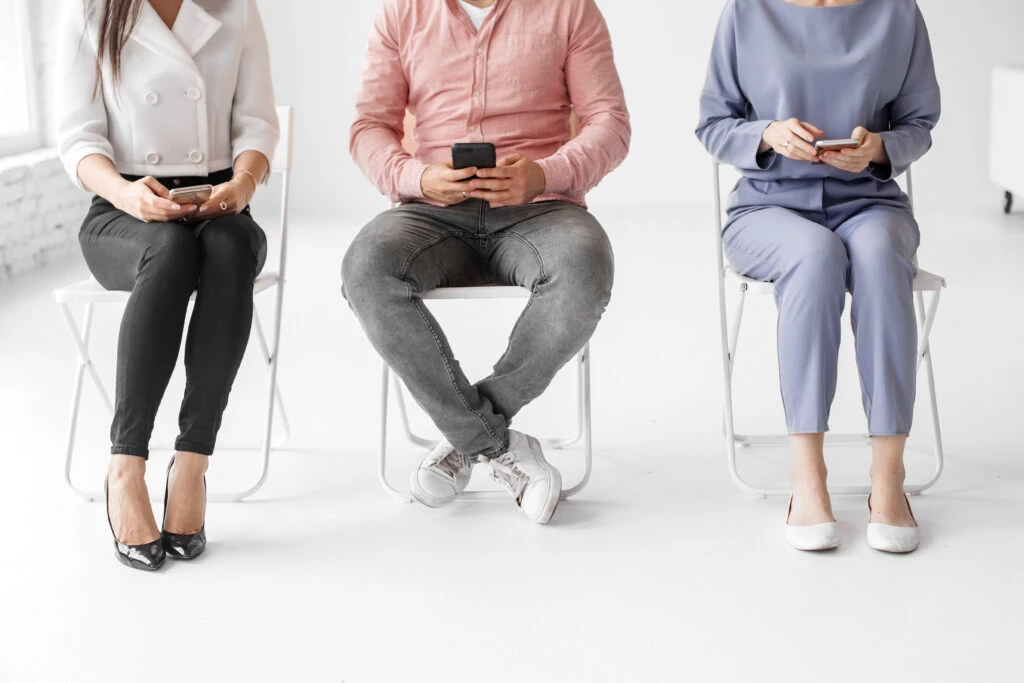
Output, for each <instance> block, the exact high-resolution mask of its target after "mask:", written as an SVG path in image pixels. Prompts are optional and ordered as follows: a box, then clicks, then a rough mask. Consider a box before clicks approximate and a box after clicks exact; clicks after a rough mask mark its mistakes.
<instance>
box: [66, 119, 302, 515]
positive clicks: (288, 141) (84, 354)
mask: <svg viewBox="0 0 1024 683" xmlns="http://www.w3.org/2000/svg"><path fill="white" fill-rule="evenodd" d="M277 118H278V121H279V123H280V127H281V140H280V142H279V143H278V146H277V151H276V152H275V155H274V164H273V167H272V169H271V172H272V173H280V174H281V177H282V183H281V185H282V188H281V213H280V225H281V249H280V252H279V265H278V270H277V271H265V272H263V273H261V274H260V276H259V277H258V278H257V279H256V282H255V287H254V295H258V294H260V293H262V292H266V291H268V290H271V289H276V292H277V296H276V300H275V308H274V311H275V312H274V328H273V338H272V342H273V343H272V344H271V345H269V346H268V344H267V337H266V334H265V333H264V330H263V324H262V321H261V320H260V314H259V311H258V310H256V309H255V308H254V309H253V329H254V330H255V332H256V338H257V339H258V340H259V344H260V350H261V352H262V357H263V360H264V361H265V362H266V365H267V371H268V378H269V382H268V388H267V409H266V417H265V420H264V424H263V440H262V442H261V444H260V446H259V449H260V450H261V451H262V456H263V463H262V467H261V470H260V476H259V478H258V479H257V480H256V482H255V483H254V484H253V485H252V486H250V487H249V488H246V489H244V490H242V491H237V492H234V493H221V494H216V493H215V494H211V495H210V496H209V498H210V500H228V501H235V502H237V501H241V500H243V499H244V498H247V497H249V496H251V495H252V494H254V493H256V491H258V490H259V489H260V488H261V487H262V486H263V484H264V482H265V481H266V480H267V471H268V467H269V464H270V451H271V450H272V449H273V448H276V447H279V446H281V445H282V444H283V443H284V442H285V441H287V440H288V436H289V434H290V428H289V425H288V416H287V414H286V413H285V410H284V401H283V400H282V399H281V391H280V389H279V388H278V385H277V366H278V358H279V354H278V351H279V349H280V340H281V312H282V306H283V304H284V284H285V268H286V266H287V262H288V198H289V190H290V186H291V168H292V129H293V119H294V110H293V109H292V107H278V108H277ZM53 295H54V298H55V299H56V301H57V304H58V305H59V306H60V309H61V313H62V314H63V315H64V320H65V322H66V323H67V326H68V330H69V331H70V332H71V338H72V340H73V341H74V343H75V348H76V349H77V351H78V367H77V369H76V372H75V383H74V389H73V390H72V399H71V418H70V422H69V425H68V438H67V452H66V454H65V458H64V480H65V481H66V482H67V484H68V486H70V487H71V490H73V491H74V492H75V493H77V494H78V495H80V496H82V497H83V498H85V499H86V500H100V499H102V497H103V494H102V493H101V492H97V491H86V490H83V489H81V488H79V487H78V486H77V485H76V484H75V482H74V481H72V477H71V464H72V461H73V459H74V454H75V434H76V432H77V427H78V414H79V409H80V407H81V399H82V384H83V381H84V376H85V373H86V372H88V374H89V376H90V377H91V378H92V381H93V384H95V385H96V389H97V391H98V392H99V395H100V398H101V399H102V401H103V404H104V406H106V408H107V411H108V412H109V413H110V415H111V416H113V413H114V406H113V404H112V403H111V401H110V395H109V394H108V393H107V390H106V387H105V385H104V382H103V379H102V378H101V377H100V374H99V372H98V371H97V369H96V366H95V365H94V364H93V361H92V357H91V356H90V354H89V336H90V333H91V331H92V314H93V306H95V305H96V304H104V303H119V304H124V303H125V302H126V301H127V300H128V297H129V295H130V293H129V292H117V291H107V290H106V289H104V288H103V286H102V285H100V284H99V283H98V282H96V280H95V279H92V278H90V279H88V280H83V281H82V282H79V283H77V284H74V285H71V286H69V287H64V288H61V289H57V290H54V292H53ZM193 299H194V295H193ZM72 305H83V306H84V309H85V312H84V316H83V319H82V327H81V328H79V326H78V323H77V322H76V320H75V317H74V315H73V314H72V312H71V306H72ZM275 403H276V405H277V409H278V411H280V416H281V424H282V426H283V427H284V429H283V433H282V434H281V436H280V437H279V438H278V439H277V441H271V439H272V438H273V427H274V406H275ZM219 450H229V451H230V450H252V449H251V448H232V447H219Z"/></svg>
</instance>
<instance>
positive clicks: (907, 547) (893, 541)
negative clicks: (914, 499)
mask: <svg viewBox="0 0 1024 683" xmlns="http://www.w3.org/2000/svg"><path fill="white" fill-rule="evenodd" d="M904 498H906V496H905V495H904ZM907 510H908V511H910V518H911V519H913V520H914V526H891V525H889V524H877V523H875V522H872V521H870V520H871V496H868V545H869V546H871V547H872V548H874V549H875V550H881V551H882V552H883V553H910V552H913V551H915V550H917V546H918V545H919V544H920V542H921V540H920V539H921V532H920V530H919V529H918V527H917V520H916V519H914V511H913V510H911V509H910V499H909V498H908V499H907Z"/></svg>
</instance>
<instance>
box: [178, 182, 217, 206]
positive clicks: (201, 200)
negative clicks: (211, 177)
mask: <svg viewBox="0 0 1024 683" xmlns="http://www.w3.org/2000/svg"><path fill="white" fill-rule="evenodd" d="M212 194H213V185H193V186H192V187H179V188H176V189H173V190H171V201H173V202H175V203H177V204H181V205H182V206H187V205H189V204H195V205H196V206H199V205H200V204H205V203H206V202H207V201H208V200H209V199H210V195H212Z"/></svg>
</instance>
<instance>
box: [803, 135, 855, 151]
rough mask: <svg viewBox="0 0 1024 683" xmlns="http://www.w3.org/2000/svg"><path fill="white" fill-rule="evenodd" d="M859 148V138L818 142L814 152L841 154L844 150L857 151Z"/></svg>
mask: <svg viewBox="0 0 1024 683" xmlns="http://www.w3.org/2000/svg"><path fill="white" fill-rule="evenodd" d="M858 147H860V140H858V139H857V138H844V139H842V140H818V141H817V142H815V143H814V151H816V152H817V153H818V154H821V153H822V152H839V151H842V150H844V149H857V148H858Z"/></svg>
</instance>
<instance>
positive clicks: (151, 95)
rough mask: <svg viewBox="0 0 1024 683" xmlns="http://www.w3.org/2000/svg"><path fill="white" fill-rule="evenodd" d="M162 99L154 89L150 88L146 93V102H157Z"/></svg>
mask: <svg viewBox="0 0 1024 683" xmlns="http://www.w3.org/2000/svg"><path fill="white" fill-rule="evenodd" d="M159 101H160V95H158V94H157V93H156V91H154V90H150V91H148V92H147V93H146V104H156V103H157V102H159Z"/></svg>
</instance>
